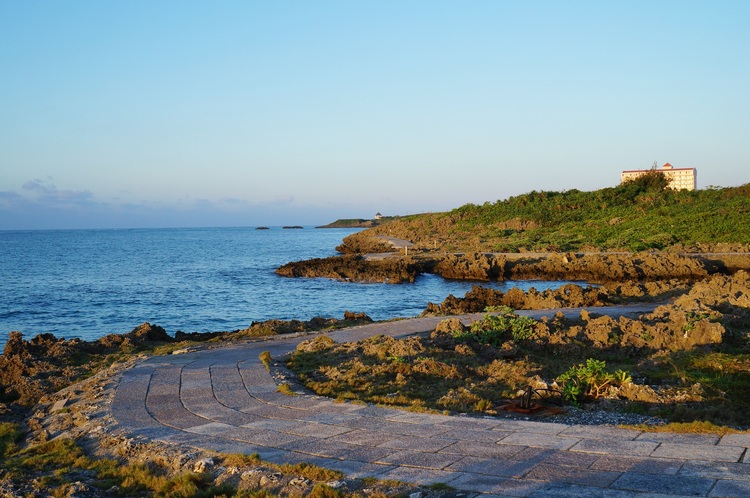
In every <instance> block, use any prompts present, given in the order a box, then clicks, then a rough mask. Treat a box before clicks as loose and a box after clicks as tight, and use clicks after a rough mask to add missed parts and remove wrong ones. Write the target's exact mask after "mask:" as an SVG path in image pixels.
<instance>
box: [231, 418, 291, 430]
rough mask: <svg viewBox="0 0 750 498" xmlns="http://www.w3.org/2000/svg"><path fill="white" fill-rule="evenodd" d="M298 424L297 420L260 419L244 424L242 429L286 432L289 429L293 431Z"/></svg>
mask: <svg viewBox="0 0 750 498" xmlns="http://www.w3.org/2000/svg"><path fill="white" fill-rule="evenodd" d="M299 424H300V422H299V420H283V419H274V418H261V419H258V420H256V421H255V422H250V423H249V424H244V425H242V427H247V428H248V429H268V430H273V431H278V432H286V431H289V430H291V429H294V428H295V427H297V426H298V425H299Z"/></svg>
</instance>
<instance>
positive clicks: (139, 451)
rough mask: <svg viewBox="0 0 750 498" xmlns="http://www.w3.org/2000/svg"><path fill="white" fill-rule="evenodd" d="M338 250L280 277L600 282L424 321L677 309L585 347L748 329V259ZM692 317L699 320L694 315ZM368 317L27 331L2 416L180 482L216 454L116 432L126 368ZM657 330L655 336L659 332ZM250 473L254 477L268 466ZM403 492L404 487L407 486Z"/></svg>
mask: <svg viewBox="0 0 750 498" xmlns="http://www.w3.org/2000/svg"><path fill="white" fill-rule="evenodd" d="M355 235H356V234H355ZM355 240H356V238H355ZM338 249H339V250H340V251H341V252H342V253H343V254H342V255H340V256H335V257H332V258H325V259H318V260H309V261H303V262H295V263H289V264H287V265H284V266H282V267H281V268H279V269H278V270H277V272H278V273H279V274H280V275H283V276H287V277H327V278H336V279H343V280H353V281H367V282H388V283H402V282H411V281H413V280H414V279H415V278H416V277H417V276H418V275H420V274H423V273H432V274H437V275H441V276H443V277H444V278H452V279H465V280H473V281H477V282H481V281H492V280H503V279H546V280H578V281H580V280H586V281H589V282H591V283H596V284H597V285H584V286H582V285H574V284H568V285H565V286H563V287H561V288H559V289H556V290H548V291H543V292H539V291H536V290H535V289H530V290H529V291H527V292H524V291H521V290H519V289H512V290H510V291H508V292H501V291H497V290H493V289H488V288H485V287H482V286H481V285H476V286H474V287H473V288H472V290H471V291H470V292H468V293H467V294H466V295H465V296H463V297H456V296H447V297H446V298H445V300H444V301H443V302H442V303H428V305H427V307H426V309H425V310H424V312H423V313H422V315H423V316H427V315H453V314H461V313H476V312H481V311H483V310H484V309H485V308H486V307H488V306H493V307H496V306H508V307H511V308H514V309H518V310H540V309H557V308H568V307H591V306H609V305H617V304H623V303H634V302H645V301H651V302H659V303H672V304H671V305H670V306H667V307H662V308H660V309H659V311H657V312H656V313H654V314H653V315H651V316H650V317H649V318H648V319H647V320H650V322H649V324H651V325H649V327H650V328H648V330H646V329H645V328H644V327H643V326H642V325H639V324H640V323H641V322H640V321H639V320H634V319H626V318H621V319H620V320H615V319H612V318H608V317H591V316H588V315H586V316H582V317H581V320H582V321H581V323H580V324H579V325H577V326H576V327H578V329H580V330H578V329H576V330H578V333H579V334H583V336H586V340H599V341H601V342H603V343H607V341H608V340H610V339H611V338H610V337H609V336H610V335H611V334H610V333H611V332H612V330H619V331H620V332H621V336H620V337H619V340H621V341H623V344H624V345H626V346H628V347H644V346H648V347H651V348H654V349H659V348H662V349H664V348H666V350H669V349H671V348H672V347H673V346H674V345H675V344H678V343H679V344H681V345H682V346H684V348H690V347H696V346H701V345H706V344H714V343H716V342H717V341H719V342H720V341H721V340H722V337H723V335H724V333H723V332H722V330H723V329H722V330H719V328H720V327H719V326H718V324H717V323H714V322H713V321H712V317H713V315H714V314H715V310H717V309H721V310H722V312H723V313H724V316H726V320H728V322H727V323H730V324H731V326H732V327H734V328H735V329H737V328H740V329H741V328H742V327H745V326H746V324H747V323H748V321H750V317H748V312H747V310H748V309H750V289H748V281H750V276H749V275H748V273H747V272H746V271H747V270H750V254H748V253H723V254H692V255H686V254H679V253H674V252H664V253H654V252H647V253H635V254H625V253H559V254H558V253H544V254H536V253H534V254H492V253H462V254H440V253H437V252H436V251H430V250H421V251H420V250H415V251H414V252H413V253H412V254H411V255H409V256H406V255H403V254H401V253H400V252H397V251H394V250H393V247H392V245H390V244H387V243H385V242H383V241H382V240H378V239H373V240H371V241H370V243H369V244H364V245H363V244H362V242H361V241H359V242H357V243H356V244H355V243H354V242H353V241H352V240H350V239H349V238H347V239H345V241H344V244H342V246H339V248H338ZM357 251H367V252H357ZM370 251H372V252H370ZM696 316H699V317H701V318H700V319H699V320H696V319H695V317H696ZM370 321H371V320H370V319H369V317H367V316H366V315H364V314H362V313H348V312H347V314H346V315H345V316H344V318H343V319H342V320H337V319H331V318H320V317H318V318H313V319H311V320H309V321H296V320H293V321H288V322H287V321H279V320H270V321H268V322H261V323H254V324H252V325H251V326H250V327H248V328H247V329H243V330H237V331H232V332H214V333H206V334H202V333H182V332H178V333H176V334H175V335H174V336H170V335H169V334H168V333H167V331H166V330H164V329H163V328H161V327H159V326H158V325H151V324H148V323H146V324H143V325H140V326H139V327H136V328H135V329H134V330H133V331H131V332H129V333H127V334H112V335H108V336H106V337H103V338H102V339H99V340H98V341H94V342H86V341H81V340H78V339H72V340H65V339H58V338H56V337H54V336H53V335H51V334H40V335H38V336H36V337H33V338H31V339H29V340H25V339H24V338H23V336H22V335H21V334H20V333H18V332H12V333H11V334H10V337H9V339H8V342H7V344H6V347H5V350H4V352H3V355H2V356H0V421H8V422H15V423H19V422H20V423H21V424H22V425H21V426H22V428H23V430H24V431H25V433H26V436H25V439H24V440H23V442H22V445H23V446H25V447H31V446H33V445H35V444H40V443H44V442H45V441H50V440H55V439H57V438H70V439H72V440H75V441H78V443H79V444H80V445H81V446H82V447H83V448H84V450H85V451H86V453H87V454H89V455H94V456H97V457H102V458H104V457H106V458H115V459H120V460H122V461H124V462H143V461H147V462H148V461H151V462H153V461H158V462H161V464H163V465H164V467H165V468H166V469H167V471H168V472H170V473H172V474H175V475H176V474H179V473H184V472H193V471H196V469H199V467H201V466H203V467H202V468H203V470H206V466H207V465H208V466H213V465H214V464H213V463H210V464H209V463H207V462H213V460H211V459H212V458H214V456H212V455H209V454H204V453H201V452H195V451H192V450H190V449H189V448H182V447H175V446H170V445H164V444H157V443H153V442H148V441H137V440H134V439H132V438H129V437H128V436H126V435H122V434H118V433H117V431H116V430H115V428H114V421H113V420H112V418H111V416H110V415H109V412H108V409H107V406H108V403H109V401H110V400H111V397H112V395H113V393H114V389H115V387H116V385H117V379H118V375H119V373H120V372H122V371H123V370H124V369H127V368H130V367H131V366H132V365H133V364H135V362H137V361H138V360H139V359H141V358H143V357H144V355H158V354H169V353H175V352H177V353H179V352H181V351H187V350H190V349H192V348H209V347H218V346H220V345H221V344H222V343H226V342H227V341H237V340H253V339H257V338H259V337H263V336H268V335H276V334H288V333H309V332H311V331H315V330H323V329H330V328H332V327H334V328H335V327H344V326H352V325H356V324H362V323H368V322H370ZM654 324H656V326H654ZM658 324H662V325H658ZM688 326H690V331H691V333H690V334H689V338H690V340H691V342H690V343H685V341H684V340H682V339H684V337H682V336H683V331H685V330H687V329H686V327H688ZM573 328H575V327H573ZM654 330H659V331H660V332H659V333H657V334H654V333H653V331H654ZM644 331H645V332H644ZM646 332H647V333H646ZM685 337H687V335H685ZM644 341H645V342H644ZM641 343H643V344H641ZM683 343H684V344H683ZM574 412H575V413H573V414H572V415H571V416H572V418H570V420H572V421H573V422H576V421H577V422H578V423H593V424H615V423H623V422H630V423H640V422H643V419H644V418H646V419H647V418H648V417H643V416H636V415H634V414H616V413H615V414H612V412H607V411H606V410H605V411H599V410H578V411H575V410H574ZM161 464H160V465H161ZM261 468H262V466H261ZM199 470H200V469H199ZM245 471H248V472H249V469H244V470H243V471H242V472H245ZM269 472H270V471H269ZM255 474H257V476H256V477H258V476H260V475H262V474H263V471H259V472H256V473H255ZM84 477H85V476H84ZM258 478H260V477H258ZM238 479H239V477H238ZM290 479H291V478H290ZM287 480H289V479H287ZM79 484H80V486H78V488H76V487H75V486H74V487H72V488H70V489H73V492H71V493H72V494H70V495H69V496H106V495H107V493H103V492H100V490H97V489H95V488H93V487H92V486H91V485H90V484H87V483H86V479H85V478H82V479H81V480H80V482H79ZM40 486H41V485H40V484H39V482H36V483H35V482H22V483H19V482H16V481H13V480H12V479H0V496H15V495H16V494H18V493H21V494H25V493H32V495H33V493H37V492H40V491H39V490H40V489H41V488H40ZM76 489H77V491H76ZM405 489H407V488H401V491H402V492H403V491H404V490H405ZM110 491H111V490H110ZM418 492H420V493H422V495H421V496H449V494H446V493H441V492H437V491H434V492H433V491H429V490H418Z"/></svg>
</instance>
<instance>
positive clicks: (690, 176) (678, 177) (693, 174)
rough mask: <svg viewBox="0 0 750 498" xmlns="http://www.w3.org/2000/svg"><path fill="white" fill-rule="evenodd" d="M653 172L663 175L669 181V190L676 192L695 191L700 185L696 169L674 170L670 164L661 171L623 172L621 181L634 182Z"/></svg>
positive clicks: (665, 165)
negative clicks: (698, 184)
mask: <svg viewBox="0 0 750 498" xmlns="http://www.w3.org/2000/svg"><path fill="white" fill-rule="evenodd" d="M651 171H658V172H659V173H662V174H663V175H664V176H665V177H666V178H667V180H668V181H669V185H668V186H669V188H672V189H675V190H695V188H696V186H697V183H698V182H697V180H698V170H696V169H695V168H674V167H672V165H671V164H669V163H666V164H664V166H662V167H661V169H632V170H627V171H623V172H622V174H621V175H620V181H622V182H626V181H628V180H634V179H636V178H638V177H639V176H642V175H645V174H646V173H649V172H651Z"/></svg>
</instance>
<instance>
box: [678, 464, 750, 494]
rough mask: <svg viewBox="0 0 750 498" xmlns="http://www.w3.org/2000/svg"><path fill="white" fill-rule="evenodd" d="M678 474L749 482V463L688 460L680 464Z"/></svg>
mask: <svg viewBox="0 0 750 498" xmlns="http://www.w3.org/2000/svg"><path fill="white" fill-rule="evenodd" d="M680 475H684V476H695V477H708V478H712V479H736V480H740V481H747V482H750V465H748V464H746V463H734V462H706V461H690V462H685V465H683V466H682V469H680ZM748 496H750V495H748Z"/></svg>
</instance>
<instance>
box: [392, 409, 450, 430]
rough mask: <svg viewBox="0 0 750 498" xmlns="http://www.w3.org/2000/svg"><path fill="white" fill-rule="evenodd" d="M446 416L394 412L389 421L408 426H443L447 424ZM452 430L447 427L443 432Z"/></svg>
mask: <svg viewBox="0 0 750 498" xmlns="http://www.w3.org/2000/svg"><path fill="white" fill-rule="evenodd" d="M445 419H446V417H445V415H435V414H432V413H414V412H407V411H403V410H394V411H393V413H392V414H390V415H389V416H388V420H393V421H394V422H402V423H406V424H417V425H427V424H429V425H436V426H438V425H442V423H443V422H445ZM448 430H450V427H445V428H444V429H443V431H448Z"/></svg>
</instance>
